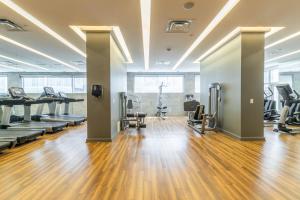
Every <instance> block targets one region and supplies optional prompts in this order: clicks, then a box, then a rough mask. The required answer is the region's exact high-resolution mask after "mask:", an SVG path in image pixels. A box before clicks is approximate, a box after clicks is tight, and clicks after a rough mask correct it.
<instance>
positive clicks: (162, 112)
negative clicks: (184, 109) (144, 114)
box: [156, 82, 168, 120]
mask: <svg viewBox="0 0 300 200" xmlns="http://www.w3.org/2000/svg"><path fill="white" fill-rule="evenodd" d="M164 87H167V85H166V84H165V83H164V82H162V83H161V84H160V85H159V87H158V89H159V93H158V105H157V107H156V108H157V112H156V116H157V117H160V118H161V119H163V120H165V119H166V115H167V113H168V111H167V110H168V106H166V105H164V104H163V88H164Z"/></svg>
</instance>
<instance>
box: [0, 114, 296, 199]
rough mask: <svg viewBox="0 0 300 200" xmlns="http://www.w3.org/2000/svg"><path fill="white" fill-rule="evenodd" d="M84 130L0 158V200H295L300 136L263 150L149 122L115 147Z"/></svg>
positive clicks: (278, 138) (271, 137)
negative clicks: (91, 137) (89, 138)
mask: <svg viewBox="0 0 300 200" xmlns="http://www.w3.org/2000/svg"><path fill="white" fill-rule="evenodd" d="M85 139H86V127H85V125H83V126H81V127H78V128H74V129H69V130H67V131H65V132H62V133H59V134H56V135H48V136H45V137H42V138H41V139H39V140H37V141H35V142H32V143H30V144H27V145H23V146H21V147H18V148H15V149H12V150H8V151H5V152H4V153H3V154H2V155H0V199H1V200H2V199H5V200H7V199H22V200H24V199H30V200H34V199H37V200H41V199H43V200H44V199H51V200H52V199H53V200H54V199H55V200H63V199H72V200H73V199H97V200H102V199H118V200H123V199H134V200H142V199H166V200H172V199H188V200H193V199H239V200H241V199H300V135H298V136H289V135H280V134H274V133H271V132H267V133H266V141H265V142H262V141H261V142H241V141H238V140H235V139H232V138H231V137H228V136H226V135H223V134H220V133H219V134H216V133H209V134H207V135H205V136H199V135H198V134H194V133H193V132H192V131H191V130H190V129H188V128H187V127H186V126H185V120H184V119H183V118H169V119H167V120H166V121H160V120H158V119H150V120H148V127H147V129H145V130H143V131H141V132H140V133H138V134H137V133H136V131H135V130H132V131H130V133H128V134H122V135H120V136H119V137H118V138H117V139H116V140H115V141H114V142H112V143H91V144H87V143H85Z"/></svg>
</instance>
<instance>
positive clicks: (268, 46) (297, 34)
mask: <svg viewBox="0 0 300 200" xmlns="http://www.w3.org/2000/svg"><path fill="white" fill-rule="evenodd" d="M298 36H300V31H299V32H297V33H294V34H292V35H289V36H287V37H285V38H282V39H281V40H278V41H276V42H274V43H272V44H269V45H267V46H266V47H265V49H269V48H271V47H274V46H276V45H278V44H281V43H284V42H286V41H288V40H291V39H293V38H295V37H298Z"/></svg>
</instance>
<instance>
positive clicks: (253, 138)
mask: <svg viewBox="0 0 300 200" xmlns="http://www.w3.org/2000/svg"><path fill="white" fill-rule="evenodd" d="M219 130H220V131H221V132H223V133H225V134H226V135H229V136H231V137H233V138H235V139H238V140H241V141H265V140H266V139H265V137H241V136H238V135H236V134H234V133H232V132H230V131H226V130H224V129H219Z"/></svg>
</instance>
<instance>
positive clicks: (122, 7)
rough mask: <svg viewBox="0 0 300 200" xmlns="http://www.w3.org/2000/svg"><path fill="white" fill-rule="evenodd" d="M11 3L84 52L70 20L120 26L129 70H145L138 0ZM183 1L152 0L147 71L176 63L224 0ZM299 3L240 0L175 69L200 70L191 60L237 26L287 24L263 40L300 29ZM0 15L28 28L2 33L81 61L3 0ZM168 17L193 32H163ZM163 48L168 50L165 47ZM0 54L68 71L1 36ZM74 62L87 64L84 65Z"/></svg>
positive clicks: (297, 41)
mask: <svg viewBox="0 0 300 200" xmlns="http://www.w3.org/2000/svg"><path fill="white" fill-rule="evenodd" d="M14 2H15V3H16V4H18V5H19V6H20V7H22V8H23V9H25V10H26V11H27V12H29V13H31V14H32V15H33V16H35V17H36V18H37V19H39V20H40V21H42V22H43V23H44V24H46V25H47V26H49V27H50V28H51V29H53V30H54V31H56V32H57V33H58V34H60V35H61V36H62V37H64V38H66V39H67V40H68V41H70V42H71V43H72V44H74V45H75V46H76V47H78V48H79V49H81V50H82V51H85V43H84V41H83V40H82V39H81V38H79V37H78V35H76V34H75V33H74V32H73V31H72V30H71V29H70V28H69V25H86V26H119V27H120V28H121V31H122V33H123V36H124V38H125V41H126V43H127V46H128V49H129V51H130V53H131V56H132V59H133V61H134V63H133V64H129V65H128V71H144V59H143V41H142V28H141V13H140V3H139V0H88V1H82V0H63V1H62V0H51V1H49V0H31V1H27V0H14ZM185 2H187V0H186V1H185V0H163V1H162V0H152V18H151V43H150V71H171V69H172V67H173V66H174V65H175V63H176V62H177V61H178V60H179V59H180V57H181V56H182V55H183V54H184V53H185V51H186V50H187V49H188V48H189V46H190V45H191V44H192V43H193V41H194V40H195V39H196V38H197V36H198V35H199V34H200V33H201V32H202V31H203V30H204V29H205V27H206V26H207V25H208V24H209V22H210V21H211V20H212V19H213V18H214V17H215V16H216V14H217V13H218V12H219V10H220V9H221V8H222V7H223V6H224V5H225V3H226V2H227V0H214V1H208V0H194V1H193V2H194V3H195V7H194V8H193V9H192V10H185V9H184V8H183V4H184V3H185ZM299 8H300V1H299V0H240V3H239V4H238V5H237V6H236V7H235V8H234V9H233V10H232V11H231V12H230V13H229V15H228V16H227V17H226V18H225V19H224V20H223V21H222V22H221V23H220V24H219V25H218V26H217V28H216V29H215V30H214V31H213V32H212V33H211V34H210V35H209V36H208V37H207V38H206V39H205V40H204V41H203V42H202V43H201V44H200V45H199V46H198V47H197V49H195V51H193V52H192V54H191V55H190V56H189V57H188V58H187V59H186V60H185V61H184V62H183V64H182V65H180V66H179V68H178V69H177V71H181V72H185V71H195V72H196V71H199V65H198V64H193V61H194V60H195V59H196V58H198V57H199V56H200V55H201V54H203V53H204V52H205V51H207V50H208V49H209V48H210V47H211V46H212V45H214V44H215V43H216V42H217V41H219V40H220V39H222V38H223V37H224V36H226V35H227V34H228V33H229V32H231V31H232V30H233V29H235V28H236V27H237V26H272V27H274V26H279V27H281V26H284V27H286V29H284V30H282V31H280V32H278V33H276V34H275V35H273V36H271V37H269V38H268V39H267V41H266V44H269V43H272V42H274V41H277V40H279V39H281V38H283V37H285V36H288V35H290V34H292V33H295V32H298V31H300V23H298V21H299V19H300V12H299ZM0 18H5V19H9V20H11V21H13V22H15V23H17V24H19V25H21V26H24V28H25V29H26V30H27V31H26V32H8V31H7V30H6V29H4V28H3V27H2V28H1V27H0V34H1V35H4V36H6V37H9V38H12V39H14V40H16V41H18V42H20V43H23V44H26V45H28V46H30V47H32V48H35V49H37V50H39V51H42V52H44V53H47V54H49V55H51V56H53V57H55V58H58V59H60V60H62V61H64V62H66V63H69V64H71V65H75V64H74V62H77V61H83V62H84V61H85V58H84V57H82V56H81V55H79V54H78V53H76V52H75V51H73V50H71V49H70V48H68V47H66V46H64V45H63V44H62V43H60V42H59V41H58V40H56V39H54V38H53V37H52V36H50V35H49V34H47V33H46V32H44V31H43V30H41V29H39V28H38V27H37V26H35V25H34V24H32V23H31V22H29V21H27V20H26V19H25V18H23V17H22V16H20V15H18V14H17V13H15V12H14V11H12V10H11V9H10V8H8V7H6V6H5V5H4V4H2V3H0ZM170 19H192V20H193V23H192V26H191V31H190V32H189V33H187V34H180V33H179V34H176V33H165V29H166V25H167V22H168V20H170ZM167 48H171V49H172V50H171V51H170V52H168V51H166V49H167ZM298 49H300V37H297V38H294V39H293V40H290V41H288V42H286V43H283V44H281V45H278V46H276V47H274V48H271V49H268V50H267V51H266V59H270V58H273V57H276V56H279V55H283V54H285V53H288V52H291V51H294V50H298ZM0 54H2V55H6V56H9V57H13V58H15V59H19V60H22V61H26V62H30V63H33V64H37V65H40V66H42V67H46V68H48V69H49V71H71V69H69V68H67V67H65V66H63V65H61V64H58V63H56V62H54V61H52V60H49V59H46V58H44V57H41V56H38V55H36V54H34V53H31V52H28V51H26V50H23V49H21V48H19V47H16V46H14V45H11V44H9V43H7V42H4V41H2V40H0ZM295 60H300V54H299V55H294V56H291V57H288V58H285V59H282V60H279V62H289V61H295ZM5 61H6V60H5V59H1V58H0V64H2V65H3V63H4V64H5ZM160 61H169V62H170V65H168V66H161V65H158V64H157V62H160ZM276 62H278V61H276ZM13 66H14V67H19V68H20V69H22V70H26V71H35V69H34V68H32V67H26V66H24V65H22V66H20V65H13ZM75 66H76V65H75ZM77 67H79V68H81V69H82V70H84V69H85V66H84V65H80V66H77Z"/></svg>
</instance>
